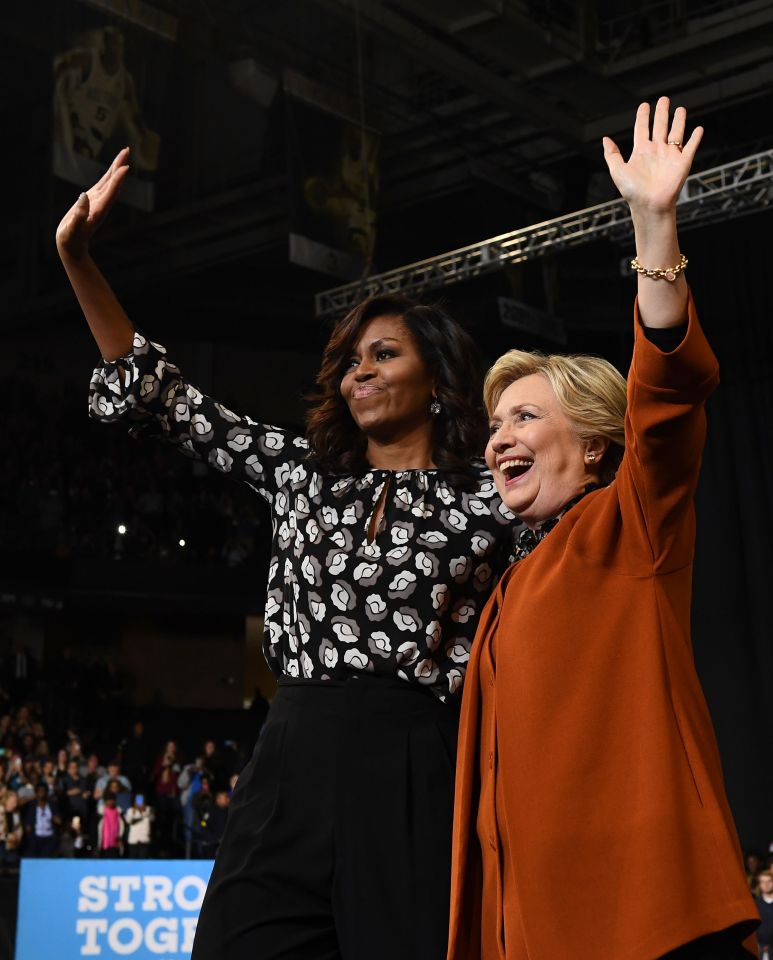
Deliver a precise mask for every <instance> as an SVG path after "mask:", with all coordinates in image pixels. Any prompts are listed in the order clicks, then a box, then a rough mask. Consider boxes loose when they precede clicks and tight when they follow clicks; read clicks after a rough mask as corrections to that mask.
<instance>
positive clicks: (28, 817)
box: [24, 783, 62, 857]
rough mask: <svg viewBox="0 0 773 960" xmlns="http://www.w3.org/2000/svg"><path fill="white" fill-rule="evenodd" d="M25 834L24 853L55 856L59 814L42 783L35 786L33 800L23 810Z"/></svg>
mask: <svg viewBox="0 0 773 960" xmlns="http://www.w3.org/2000/svg"><path fill="white" fill-rule="evenodd" d="M24 820H25V823H24V830H25V835H26V847H25V853H26V855H27V856H28V857H55V856H56V855H57V853H58V852H59V828H60V826H61V825H62V819H61V817H60V816H59V811H58V809H57V805H56V800H55V799H54V798H53V797H50V796H49V795H48V788H47V787H46V785H45V784H44V783H39V784H38V785H37V787H35V800H34V802H33V803H29V804H28V805H27V807H26V808H25V810H24Z"/></svg>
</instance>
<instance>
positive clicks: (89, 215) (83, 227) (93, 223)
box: [56, 147, 129, 260]
mask: <svg viewBox="0 0 773 960" xmlns="http://www.w3.org/2000/svg"><path fill="white" fill-rule="evenodd" d="M128 156H129V148H128V147H124V149H123V150H121V151H120V152H119V153H118V154H117V156H116V158H115V160H113V162H112V163H111V164H110V166H109V167H108V168H107V170H106V171H105V173H104V175H103V176H102V178H101V179H100V180H98V181H97V182H96V183H95V184H94V186H93V187H90V188H89V189H88V190H87V191H86V192H85V193H82V194H81V195H80V196H79V197H78V199H77V200H76V201H75V203H74V204H73V205H72V206H71V207H70V209H69V210H68V211H67V213H66V214H65V215H64V217H62V221H61V223H60V224H59V226H58V227H57V230H56V246H57V249H58V250H59V253H60V254H61V255H62V256H66V257H69V258H71V259H73V260H80V259H82V258H83V257H84V256H85V255H86V254H87V253H88V248H89V241H90V240H91V237H92V236H93V234H94V232H95V230H96V229H97V228H98V227H99V225H100V224H101V223H102V222H103V221H104V219H105V217H106V216H107V214H108V211H109V210H110V207H112V205H113V203H114V202H115V198H116V197H117V196H118V191H119V189H120V187H121V184H122V183H123V179H124V177H125V176H126V174H127V173H128V171H129V166H128V164H127V162H126V161H127V159H128Z"/></svg>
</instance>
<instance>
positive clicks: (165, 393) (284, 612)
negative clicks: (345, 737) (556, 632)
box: [90, 333, 513, 700]
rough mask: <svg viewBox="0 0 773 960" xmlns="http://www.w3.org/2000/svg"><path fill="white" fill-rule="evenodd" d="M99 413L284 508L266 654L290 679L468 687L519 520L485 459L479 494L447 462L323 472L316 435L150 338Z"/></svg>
mask: <svg viewBox="0 0 773 960" xmlns="http://www.w3.org/2000/svg"><path fill="white" fill-rule="evenodd" d="M90 413H91V416H92V417H94V418H95V419H97V420H100V421H103V422H107V423H109V422H113V421H115V420H119V419H121V418H124V417H125V418H127V419H128V420H130V421H132V426H131V432H132V433H133V434H134V435H139V434H146V433H150V434H155V435H156V436H160V437H162V438H164V439H167V440H169V441H170V442H171V443H173V444H174V445H175V446H177V447H178V448H179V449H180V450H182V451H183V452H185V453H187V454H189V455H191V456H194V457H197V458H200V459H202V460H204V461H206V462H208V463H209V464H211V465H212V466H213V467H215V468H216V469H217V470H220V471H222V472H223V473H228V474H231V475H232V476H233V477H235V478H236V479H239V480H242V481H244V482H245V483H247V484H248V485H249V486H250V487H252V488H253V489H254V490H255V491H256V492H257V493H259V494H260V495H261V496H262V497H264V498H265V499H266V500H267V501H268V503H269V504H270V505H271V509H272V517H273V543H272V557H271V565H270V568H269V573H268V596H267V599H266V610H265V642H264V650H265V654H266V657H267V659H268V662H269V664H270V665H271V668H272V670H273V671H274V673H275V674H276V675H277V676H280V675H285V676H290V677H306V678H311V679H323V680H324V679H339V678H341V677H344V676H346V675H347V673H349V672H351V671H371V672H375V673H378V674H385V675H391V676H397V677H400V678H401V679H403V680H406V681H409V682H411V683H418V684H423V685H425V686H427V687H429V688H430V689H431V690H432V692H433V693H434V694H435V695H436V696H437V697H439V698H440V699H441V700H446V699H448V698H449V696H450V695H451V694H454V693H456V692H457V690H459V688H460V686H461V683H462V679H463V677H464V671H465V667H466V664H467V660H468V657H469V652H470V645H471V643H472V639H473V636H474V634H475V626H476V623H477V620H478V615H479V613H480V611H481V609H482V607H483V604H484V603H485V601H486V599H487V598H488V595H489V593H490V592H491V590H492V588H493V586H494V583H495V582H496V579H497V578H498V576H499V574H500V573H501V572H502V570H503V569H504V567H505V566H506V565H507V563H508V562H509V558H510V553H511V549H512V542H513V517H512V515H511V514H510V513H509V512H508V511H507V509H506V508H505V507H504V506H503V504H502V501H501V500H500V498H499V495H498V494H497V492H496V489H495V487H494V483H493V480H492V479H491V475H490V474H489V472H488V471H487V470H486V468H485V467H484V466H483V465H482V464H480V465H476V466H475V468H474V469H475V471H476V472H477V474H478V480H477V484H476V485H475V487H474V488H473V489H472V490H470V491H460V490H457V489H454V487H452V486H451V485H450V483H449V481H448V480H447V479H446V477H445V476H444V474H443V472H442V471H437V470H402V471H388V470H370V471H368V472H367V473H365V474H364V475H362V476H357V477H352V476H334V475H330V474H326V473H322V472H320V471H319V470H318V469H316V468H315V461H314V459H313V456H312V455H311V452H310V449H309V444H308V441H307V440H305V439H304V438H303V437H298V436H294V435H293V434H291V433H289V432H288V431H286V430H283V429H281V428H279V427H272V426H267V425H265V424H259V423H255V422H254V421H253V420H251V419H250V418H249V417H243V416H238V415H237V414H235V413H232V412H231V411H230V410H228V409H227V408H226V407H224V406H222V404H219V403H217V402H215V401H214V400H212V399H210V398H209V397H207V396H205V395H204V394H202V393H201V392H200V391H199V390H197V389H196V387H194V386H192V385H191V384H189V383H187V382H186V381H185V380H184V379H183V377H182V376H181V374H180V371H179V370H178V368H177V367H176V366H174V364H172V363H170V362H169V361H168V360H167V359H166V351H165V350H164V348H163V347H161V346H159V345H157V344H154V343H151V342H150V341H149V340H147V339H146V338H145V337H143V336H142V335H141V334H139V333H138V334H135V337H134V349H133V354H132V355H131V356H129V357H126V358H123V359H122V360H120V361H117V362H115V363H107V362H104V361H103V362H102V363H101V364H100V365H99V366H98V367H97V368H96V370H95V371H94V375H93V377H92V381H91V394H90ZM385 484H388V485H389V486H388V489H387V494H386V500H385V504H384V514H383V517H382V519H381V521H380V524H379V527H378V530H377V531H376V533H375V536H374V538H373V540H372V542H370V541H369V539H368V531H369V525H370V521H371V518H372V515H373V513H374V510H375V509H376V505H377V504H378V502H379V499H380V497H381V495H382V492H383V490H384V485H385Z"/></svg>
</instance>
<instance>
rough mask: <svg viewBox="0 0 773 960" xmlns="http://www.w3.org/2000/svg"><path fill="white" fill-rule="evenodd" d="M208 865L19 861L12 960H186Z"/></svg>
mask: <svg viewBox="0 0 773 960" xmlns="http://www.w3.org/2000/svg"><path fill="white" fill-rule="evenodd" d="M211 871H212V861H211V860H32V859H25V860H22V869H21V884H20V886H19V920H18V924H17V933H16V960H44V958H45V957H60V958H61V960H75V958H79V957H101V958H102V960H112V958H114V957H131V958H132V960H177V958H178V957H179V958H184V957H190V953H191V949H192V947H193V935H194V934H195V932H196V921H197V919H198V916H199V909H200V907H201V901H202V900H203V899H204V891H205V889H206V886H207V881H208V880H209V874H210V872H211Z"/></svg>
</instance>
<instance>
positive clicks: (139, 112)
mask: <svg viewBox="0 0 773 960" xmlns="http://www.w3.org/2000/svg"><path fill="white" fill-rule="evenodd" d="M67 6H68V7H70V8H71V15H70V16H68V22H70V23H72V24H81V28H80V29H79V28H78V27H73V30H72V33H71V38H70V40H69V41H68V42H67V44H66V45H65V47H64V48H63V49H62V50H60V51H59V52H58V53H57V54H56V55H55V57H54V80H53V82H54V91H53V114H54V117H53V119H54V136H53V171H54V173H55V174H56V176H58V177H61V178H62V179H63V180H67V181H68V182H69V183H74V184H77V185H78V186H81V187H87V186H90V185H91V184H92V183H95V182H96V181H97V180H98V179H99V178H100V177H101V176H102V174H103V173H104V171H105V166H106V165H107V163H108V162H109V161H110V160H112V158H113V157H114V156H115V154H116V153H117V152H118V151H119V150H120V149H121V148H122V147H125V146H129V147H131V155H130V157H129V166H130V169H129V176H128V177H127V178H126V180H125V182H124V186H123V190H122V192H121V200H122V201H123V202H125V203H128V204H129V205H131V206H133V207H137V208H138V209H140V210H145V211H150V210H152V209H153V208H154V205H155V174H156V170H157V169H158V160H159V152H160V149H161V137H160V135H159V133H158V127H159V125H160V122H161V116H162V113H163V108H164V102H163V101H164V95H165V93H166V89H167V80H168V76H169V71H170V67H171V60H172V58H171V46H170V43H171V42H173V40H174V32H173V30H172V25H174V26H175V27H176V21H174V23H173V24H170V23H165V22H163V21H159V20H158V18H157V17H154V15H153V14H154V11H153V8H152V7H150V6H149V5H148V4H144V3H138V2H135V3H132V4H113V5H112V6H115V7H116V9H115V10H114V11H111V12H112V13H113V15H112V16H111V15H110V14H109V13H107V12H105V13H102V12H98V11H96V10H90V9H86V8H84V7H83V6H82V5H81V4H78V3H75V2H74V0H69V2H68V3H67ZM94 6H100V5H99V4H95V5H94ZM109 6H110V5H109V4H104V7H105V8H107V7H109ZM124 7H125V9H124ZM119 9H120V10H121V11H122V12H123V13H125V15H126V19H125V21H123V20H121V19H119V17H118V16H116V14H118V13H119ZM143 16H144V17H145V20H146V21H147V23H145V22H143ZM170 19H172V20H173V18H169V17H167V20H170ZM160 25H161V26H165V27H166V32H163V31H162V30H161V29H160Z"/></svg>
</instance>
